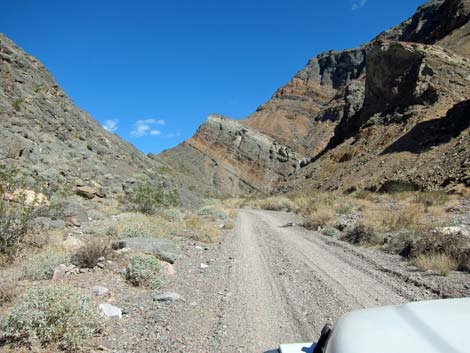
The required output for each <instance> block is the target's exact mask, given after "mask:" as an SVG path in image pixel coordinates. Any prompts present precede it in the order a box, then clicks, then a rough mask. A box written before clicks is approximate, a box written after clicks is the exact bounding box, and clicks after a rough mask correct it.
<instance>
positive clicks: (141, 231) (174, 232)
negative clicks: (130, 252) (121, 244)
mask: <svg viewBox="0 0 470 353" xmlns="http://www.w3.org/2000/svg"><path fill="white" fill-rule="evenodd" d="M162 214H163V216H162V215H153V216H150V215H146V214H142V213H128V214H123V215H121V217H119V218H118V219H116V220H115V222H114V223H113V224H112V225H111V226H109V227H108V228H106V229H105V230H104V233H105V235H107V236H109V237H112V238H133V237H169V236H180V235H182V234H183V233H184V230H185V224H184V221H183V217H184V214H183V213H181V212H178V213H177V214H176V213H175V212H174V216H173V217H175V218H172V217H170V216H169V215H168V213H167V212H166V211H163V212H162Z"/></svg>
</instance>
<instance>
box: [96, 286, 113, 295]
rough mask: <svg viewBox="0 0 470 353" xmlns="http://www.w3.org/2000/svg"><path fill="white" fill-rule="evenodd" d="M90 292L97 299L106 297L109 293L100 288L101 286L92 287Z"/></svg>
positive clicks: (105, 289) (104, 288) (106, 289)
mask: <svg viewBox="0 0 470 353" xmlns="http://www.w3.org/2000/svg"><path fill="white" fill-rule="evenodd" d="M91 291H92V292H93V294H95V295H96V296H97V297H106V296H109V295H110V291H109V289H108V288H106V287H101V286H94V287H92V288H91Z"/></svg>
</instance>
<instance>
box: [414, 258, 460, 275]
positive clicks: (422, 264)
mask: <svg viewBox="0 0 470 353" xmlns="http://www.w3.org/2000/svg"><path fill="white" fill-rule="evenodd" d="M412 263H413V264H414V265H415V266H416V267H417V268H418V269H420V270H421V271H425V272H426V271H433V272H437V273H439V274H440V275H442V276H447V275H448V274H449V272H450V271H453V270H456V269H457V267H458V263H457V261H456V260H455V259H454V258H452V257H451V256H449V255H446V254H421V255H418V256H417V257H415V258H413V259H412Z"/></svg>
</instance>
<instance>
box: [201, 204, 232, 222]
mask: <svg viewBox="0 0 470 353" xmlns="http://www.w3.org/2000/svg"><path fill="white" fill-rule="evenodd" d="M198 215H200V216H209V217H212V218H213V219H227V218H228V216H227V214H226V213H225V211H224V210H223V209H222V208H221V207H220V206H204V207H203V208H201V209H200V210H199V211H198Z"/></svg>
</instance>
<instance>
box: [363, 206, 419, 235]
mask: <svg viewBox="0 0 470 353" xmlns="http://www.w3.org/2000/svg"><path fill="white" fill-rule="evenodd" d="M423 215H424V210H423V206H421V205H418V204H404V205H399V206H397V207H393V208H390V207H384V206H383V205H375V204H372V205H369V207H367V208H365V209H364V210H363V212H362V214H361V219H362V222H363V223H364V224H365V225H367V226H368V227H370V228H372V229H374V231H376V232H390V231H400V230H404V229H407V230H413V229H415V228H417V227H419V226H420V225H421V223H422V219H423Z"/></svg>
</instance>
